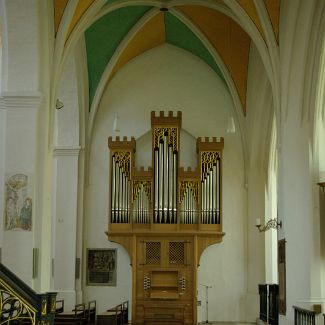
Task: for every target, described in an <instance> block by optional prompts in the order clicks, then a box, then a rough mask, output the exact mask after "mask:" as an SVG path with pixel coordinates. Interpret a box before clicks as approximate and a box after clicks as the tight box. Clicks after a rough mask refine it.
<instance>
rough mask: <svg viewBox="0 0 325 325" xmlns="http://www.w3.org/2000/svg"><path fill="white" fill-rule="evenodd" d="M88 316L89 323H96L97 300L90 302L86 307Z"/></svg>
mask: <svg viewBox="0 0 325 325" xmlns="http://www.w3.org/2000/svg"><path fill="white" fill-rule="evenodd" d="M86 317H87V320H88V324H96V300H91V301H89V302H88V308H87V309H86Z"/></svg>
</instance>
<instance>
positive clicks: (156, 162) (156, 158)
mask: <svg viewBox="0 0 325 325" xmlns="http://www.w3.org/2000/svg"><path fill="white" fill-rule="evenodd" d="M158 165H159V148H155V209H154V210H155V211H154V213H155V215H154V218H155V222H158V209H159V170H158Z"/></svg>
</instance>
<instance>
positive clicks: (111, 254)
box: [87, 248, 116, 286]
mask: <svg viewBox="0 0 325 325" xmlns="http://www.w3.org/2000/svg"><path fill="white" fill-rule="evenodd" d="M87 285H89V286H116V249H106V248H94V249H93V248H88V249H87Z"/></svg>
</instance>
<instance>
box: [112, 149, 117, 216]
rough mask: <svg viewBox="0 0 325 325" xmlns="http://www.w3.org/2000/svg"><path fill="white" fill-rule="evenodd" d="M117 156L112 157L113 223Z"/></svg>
mask: <svg viewBox="0 0 325 325" xmlns="http://www.w3.org/2000/svg"><path fill="white" fill-rule="evenodd" d="M115 193H116V192H115V156H114V155H113V156H112V189H111V195H112V200H111V202H112V207H111V221H112V222H115V209H116V206H115Z"/></svg>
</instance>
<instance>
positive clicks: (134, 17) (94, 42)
mask: <svg viewBox="0 0 325 325" xmlns="http://www.w3.org/2000/svg"><path fill="white" fill-rule="evenodd" d="M114 1H116V0H108V1H107V3H112V2H114ZM151 8H152V7H149V6H131V7H125V8H121V9H117V10H115V11H113V12H110V13H108V14H107V15H105V16H103V17H101V18H100V19H99V20H97V21H96V22H95V23H94V24H93V25H92V26H91V27H89V28H88V29H87V30H86V32H85V40H86V48H87V64H88V78H89V107H90V106H91V103H92V101H93V98H94V95H95V92H96V89H97V86H98V83H99V81H100V79H101V77H102V74H103V73H104V70H105V68H106V66H107V64H108V63H109V61H110V59H111V58H112V56H113V54H114V52H115V50H116V49H117V47H118V46H119V44H120V42H121V41H122V40H123V38H124V37H125V36H126V35H127V33H128V32H129V31H130V29H131V28H132V27H133V26H134V25H135V24H136V23H137V21H138V20H139V19H140V18H141V17H143V15H144V14H145V13H146V12H147V11H148V10H150V9H151ZM165 39H166V42H167V43H169V44H172V45H174V46H178V47H179V48H181V49H183V50H186V51H188V52H190V53H192V54H193V55H195V56H197V57H199V58H200V59H201V60H203V61H204V62H205V63H207V64H208V65H209V66H210V67H211V68H212V69H213V70H214V71H215V72H216V73H217V75H218V76H219V77H220V78H221V79H222V80H223V81H224V82H225V79H224V76H223V74H222V72H221V70H220V69H219V67H218V65H217V64H216V62H215V60H214V59H213V57H212V55H211V54H210V53H209V51H208V50H207V48H206V47H205V46H204V44H203V43H202V42H201V40H200V39H199V38H198V37H197V36H196V35H195V34H194V33H193V32H192V31H191V30H190V29H189V28H188V27H187V26H186V25H185V24H183V23H182V22H181V21H180V20H179V19H178V18H176V17H175V16H173V15H172V14H171V13H169V12H167V13H165Z"/></svg>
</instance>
